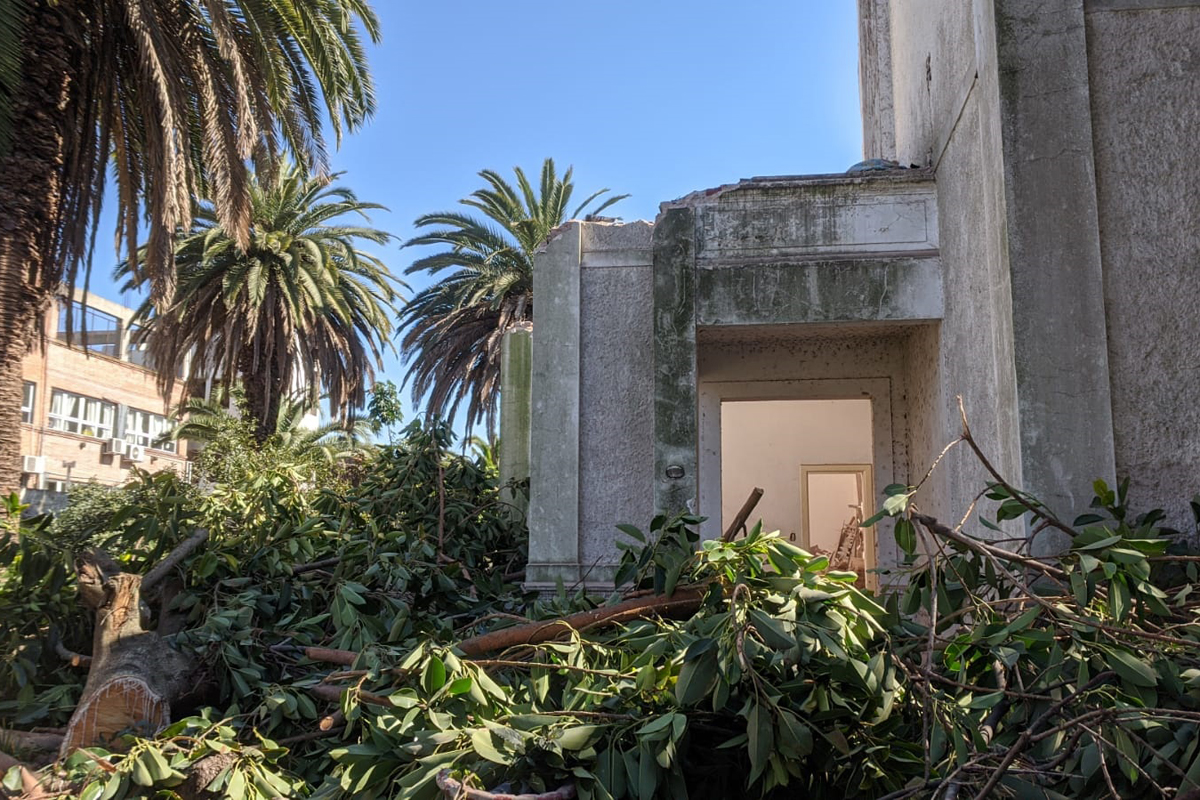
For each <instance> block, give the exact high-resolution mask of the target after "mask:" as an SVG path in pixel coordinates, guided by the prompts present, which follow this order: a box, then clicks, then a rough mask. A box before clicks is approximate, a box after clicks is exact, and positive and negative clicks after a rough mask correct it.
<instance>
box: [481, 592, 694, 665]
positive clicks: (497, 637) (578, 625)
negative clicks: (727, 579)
mask: <svg viewBox="0 0 1200 800" xmlns="http://www.w3.org/2000/svg"><path fill="white" fill-rule="evenodd" d="M707 592H708V586H707V585H705V586H702V587H687V588H680V589H677V590H676V591H675V594H673V595H671V596H670V597H667V596H665V595H653V596H650V597H635V598H633V599H630V600H625V601H622V602H620V603H617V604H616V605H611V606H601V607H600V608H595V609H592V610H591V611H581V612H579V613H578V614H571V615H569V616H566V617H562V618H560V619H552V620H546V621H543V622H531V623H528V624H526V625H515V626H513V627H511V628H501V629H500V630H498V631H491V632H490V633H485V634H482V635H480V636H472V637H471V638H470V639H464V640H463V641H461V642H459V644H458V649H459V650H460V651H461V652H462V653H463V655H465V656H467V657H468V658H469V657H472V656H480V655H484V654H486V653H495V652H498V651H501V650H507V649H508V648H510V647H520V646H528V645H533V644H540V643H542V642H549V641H553V640H554V639H558V638H561V637H563V636H567V635H568V634H570V633H571V631H578V630H583V629H587V628H597V627H607V626H609V625H620V624H621V623H624V622H630V621H632V620H635V619H643V618H645V617H652V616H660V617H669V618H679V617H683V618H686V617H690V616H691V615H693V614H695V613H696V611H698V610H699V609H700V604H701V603H703V602H704V597H705V595H706V594H707Z"/></svg>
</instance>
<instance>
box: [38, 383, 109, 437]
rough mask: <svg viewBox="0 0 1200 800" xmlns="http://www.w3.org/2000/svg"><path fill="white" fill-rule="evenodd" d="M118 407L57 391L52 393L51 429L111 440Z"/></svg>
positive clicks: (71, 393) (60, 390) (79, 395)
mask: <svg viewBox="0 0 1200 800" xmlns="http://www.w3.org/2000/svg"><path fill="white" fill-rule="evenodd" d="M116 415H117V407H116V406H115V405H113V404H112V403H107V402H105V401H103V400H96V399H94V398H91V397H84V396H83V395H81V394H74V393H73V392H64V391H63V390H62V389H55V390H54V391H53V392H51V393H50V428H51V429H52V430H56V431H66V432H67V433H79V434H83V435H84V436H95V437H97V438H100V439H109V438H111V437H112V435H113V420H114V419H115V418H116Z"/></svg>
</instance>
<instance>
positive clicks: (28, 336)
mask: <svg viewBox="0 0 1200 800" xmlns="http://www.w3.org/2000/svg"><path fill="white" fill-rule="evenodd" d="M29 7H30V11H29V19H28V20H27V24H26V26H25V35H24V40H23V42H22V53H24V55H25V61H24V64H23V65H22V67H23V72H22V82H21V85H20V86H19V87H18V88H17V91H16V93H15V97H14V98H13V112H14V114H13V117H14V119H13V122H14V130H15V132H16V135H15V136H14V137H13V141H12V143H11V148H10V149H9V151H8V152H7V153H5V154H3V155H0V492H2V493H4V494H8V493H9V492H12V491H16V490H17V489H18V488H19V485H20V480H21V463H20V462H21V385H22V384H21V362H22V360H23V359H24V358H25V355H26V354H27V353H28V351H29V347H30V344H31V343H32V340H33V334H34V330H35V327H36V324H37V321H38V316H39V314H41V312H42V310H43V309H44V308H45V307H46V304H47V303H48V302H49V300H50V298H51V297H52V296H53V292H54V291H55V290H56V289H57V288H58V284H59V282H60V280H61V277H62V269H61V265H60V264H58V263H56V262H57V260H58V259H57V255H56V250H57V243H58V242H57V235H56V230H57V228H58V217H59V206H60V200H61V197H62V180H63V177H62V176H63V170H64V164H65V162H66V150H67V147H66V141H67V131H68V121H67V119H66V114H65V113H64V111H63V109H64V108H66V107H67V102H66V100H67V96H68V93H69V91H70V83H71V82H70V75H71V69H70V53H71V50H72V48H71V47H70V42H69V37H68V36H67V35H66V34H65V32H64V31H63V28H62V23H61V21H60V18H59V13H61V5H60V6H59V10H55V9H54V8H53V7H52V6H51V5H50V4H49V3H45V2H37V3H30V4H29Z"/></svg>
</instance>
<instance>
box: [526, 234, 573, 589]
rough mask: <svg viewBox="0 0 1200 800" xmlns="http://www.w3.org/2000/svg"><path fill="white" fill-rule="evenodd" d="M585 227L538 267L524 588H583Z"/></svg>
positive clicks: (555, 238) (553, 245) (550, 249)
mask: <svg viewBox="0 0 1200 800" xmlns="http://www.w3.org/2000/svg"><path fill="white" fill-rule="evenodd" d="M580 241H581V239H580V225H579V223H577V222H571V223H568V224H566V225H564V226H563V227H562V228H560V229H558V231H556V232H555V233H554V234H553V235H552V237H551V239H550V241H549V242H548V243H547V244H546V245H545V246H544V247H543V248H542V250H541V251H540V252H539V253H538V254H537V257H536V258H535V260H534V269H533V294H534V297H535V298H537V299H536V302H535V303H534V307H533V308H534V312H533V323H534V328H535V329H536V330H537V336H536V338H535V339H534V341H533V346H532V350H531V359H530V361H531V378H530V379H531V382H532V388H531V396H532V406H531V407H532V413H531V415H530V425H529V437H530V447H531V449H532V452H533V453H536V454H537V457H536V458H535V459H533V463H532V464H531V465H530V467H531V471H530V478H529V480H530V487H529V566H528V568H527V570H526V573H525V579H526V585H527V586H529V587H530V588H533V589H538V588H552V587H553V586H554V585H555V583H556V582H557V581H559V580H561V581H562V582H563V583H564V584H566V585H568V586H570V585H573V584H575V583H577V582H578V581H579V578H580V575H579V379H580V363H579V352H580V351H579V338H580V336H579V331H580V328H579V319H580V318H579V313H580V308H579V297H580V281H579V276H580V255H581V254H580Z"/></svg>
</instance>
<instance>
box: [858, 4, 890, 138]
mask: <svg viewBox="0 0 1200 800" xmlns="http://www.w3.org/2000/svg"><path fill="white" fill-rule="evenodd" d="M858 86H859V97H860V98H861V103H862V120H863V158H895V157H896V115H895V112H894V110H893V107H892V32H891V10H890V7H889V2H888V0H858Z"/></svg>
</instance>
